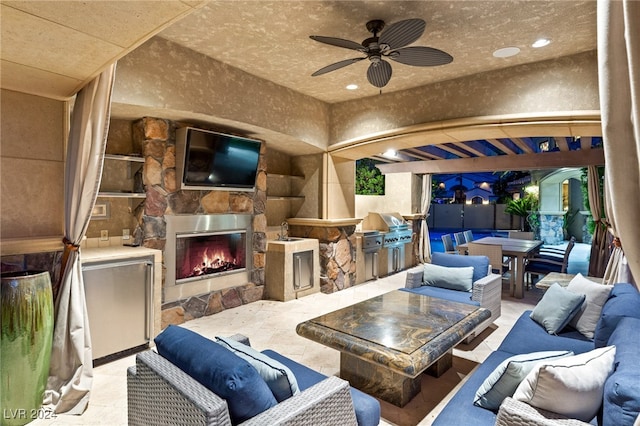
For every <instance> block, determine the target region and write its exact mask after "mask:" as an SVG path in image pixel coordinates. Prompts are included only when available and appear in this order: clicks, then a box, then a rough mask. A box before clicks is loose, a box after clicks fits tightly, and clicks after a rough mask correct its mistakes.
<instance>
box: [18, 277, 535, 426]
mask: <svg viewBox="0 0 640 426" xmlns="http://www.w3.org/2000/svg"><path fill="white" fill-rule="evenodd" d="M405 275H406V273H404V272H400V273H398V274H395V275H392V276H389V277H385V278H381V279H378V280H375V281H370V282H367V283H364V284H360V285H358V286H355V287H352V288H349V289H347V290H343V291H340V292H337V293H333V294H330V295H328V294H323V293H318V294H315V295H311V296H307V297H304V298H301V299H298V300H293V301H290V302H285V303H283V302H276V301H268V300H264V301H259V302H255V303H252V304H249V305H244V306H241V307H238V308H235V309H229V310H226V311H223V312H221V313H219V314H215V315H212V316H208V317H203V318H198V319H195V320H192V321H189V322H187V323H185V324H183V326H184V327H186V328H188V329H191V330H193V331H196V332H198V333H201V334H202V335H204V336H206V337H209V338H212V339H213V338H214V337H215V336H217V335H223V336H224V335H232V334H235V333H241V334H244V335H246V336H248V337H249V339H250V341H251V345H252V346H253V347H255V348H256V349H259V350H262V349H267V348H270V349H273V350H275V351H277V352H280V353H281V354H283V355H285V356H287V357H290V358H292V359H295V360H296V361H299V362H301V363H303V364H305V365H307V366H309V367H311V368H313V369H315V370H318V371H320V372H322V373H324V374H326V375H337V374H338V370H339V364H340V356H339V353H338V351H336V350H333V349H330V348H327V347H325V346H322V345H320V344H318V343H315V342H312V341H310V340H308V339H306V338H303V337H300V336H298V335H297V334H296V332H295V327H296V325H297V324H298V323H300V322H302V321H305V320H307V319H309V318H313V317H316V316H318V315H321V314H323V313H326V312H329V311H332V310H335V309H338V308H341V307H343V306H348V305H351V304H354V303H357V302H359V301H361V300H365V299H368V298H371V297H374V296H377V295H379V294H382V293H385V292H388V291H391V290H395V289H397V288H400V287H403V286H404V280H405ZM541 296H542V293H541V292H540V291H539V290H536V289H533V290H529V291H526V292H525V297H524V299H514V298H512V297H510V296H509V292H508V288H507V286H506V285H505V286H504V287H503V299H502V300H503V302H502V316H501V317H500V318H499V319H498V320H497V321H496V323H495V324H494V325H493V326H491V327H489V328H488V329H487V330H485V331H484V332H483V333H482V334H481V335H480V336H478V337H476V339H474V340H473V341H472V342H471V344H469V345H465V344H460V345H458V346H457V347H456V348H455V349H454V362H453V367H452V368H451V369H450V370H449V371H447V372H446V373H445V374H444V375H442V376H441V377H440V378H437V379H436V378H434V377H431V376H428V375H423V380H422V392H421V393H420V394H418V395H417V396H416V397H415V398H414V399H413V400H412V401H411V402H410V403H409V404H407V405H406V406H405V407H404V408H402V409H400V408H398V407H395V406H393V405H391V404H388V403H386V402H384V401H382V402H381V405H382V417H383V421H382V422H381V425H411V426H413V425H429V424H431V422H432V421H433V419H434V418H435V417H436V415H437V413H438V412H439V410H440V409H441V407H442V406H444V404H446V402H447V394H449V392H451V391H452V390H453V389H454V388H455V387H456V385H458V384H459V383H460V381H461V380H462V379H464V376H465V375H466V374H468V373H469V372H470V371H471V370H472V369H473V368H474V367H475V366H476V365H478V363H481V362H482V361H483V360H484V359H485V358H486V357H487V356H488V355H489V354H490V353H491V352H492V351H493V350H495V349H496V348H497V347H498V346H499V345H500V343H501V341H502V339H503V338H504V336H505V335H506V333H507V332H508V331H509V329H510V327H511V325H512V324H513V323H514V321H515V320H516V319H517V318H518V317H519V316H520V314H521V313H522V312H523V311H524V310H526V309H531V308H532V307H533V306H534V305H535V304H536V303H537V302H538V300H539V299H540V297H541ZM133 364H134V356H129V357H126V358H123V359H120V360H117V361H113V362H111V363H108V364H105V365H102V366H99V367H97V368H95V369H94V382H93V388H92V391H91V402H90V404H89V407H88V408H87V410H86V411H85V413H84V414H83V415H81V416H73V415H64V414H61V415H58V416H57V417H56V418H55V419H52V420H47V421H44V420H36V421H34V422H31V423H30V424H31V425H41V424H43V425H44V424H47V425H125V424H126V423H127V401H126V369H127V367H129V366H131V365H133Z"/></svg>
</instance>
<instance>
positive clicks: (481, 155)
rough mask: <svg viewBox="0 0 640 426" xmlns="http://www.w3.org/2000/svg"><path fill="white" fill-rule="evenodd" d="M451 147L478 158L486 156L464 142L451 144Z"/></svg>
mask: <svg viewBox="0 0 640 426" xmlns="http://www.w3.org/2000/svg"><path fill="white" fill-rule="evenodd" d="M452 145H455V146H457V147H459V148H460V149H464V150H465V151H469V152H470V153H472V154H473V155H477V156H478V157H486V156H487V154H485V153H484V152H482V151H479V150H477V149H475V148H473V147H472V146H470V145H467V144H466V143H465V142H452Z"/></svg>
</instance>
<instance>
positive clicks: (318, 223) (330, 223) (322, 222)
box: [287, 217, 362, 228]
mask: <svg viewBox="0 0 640 426" xmlns="http://www.w3.org/2000/svg"><path fill="white" fill-rule="evenodd" d="M360 222H362V219H360V218H357V217H348V218H341V219H314V218H296V217H294V218H289V219H287V223H288V224H289V225H298V226H315V227H320V228H332V227H336V226H353V225H357V224H359V223H360Z"/></svg>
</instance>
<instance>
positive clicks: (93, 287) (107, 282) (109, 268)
mask: <svg viewBox="0 0 640 426" xmlns="http://www.w3.org/2000/svg"><path fill="white" fill-rule="evenodd" d="M82 277H83V280H84V289H85V295H86V300H87V313H88V315H89V330H90V332H91V343H92V350H93V359H94V360H96V359H99V358H103V357H107V356H109V355H114V354H118V353H121V352H123V351H127V350H129V349H133V348H137V347H139V346H143V345H148V344H149V340H150V338H151V334H152V332H153V329H152V326H153V320H152V318H153V312H152V309H153V308H152V307H153V303H152V300H153V257H151V256H147V257H139V258H130V259H125V260H109V261H101V262H93V261H92V262H87V263H83V265H82Z"/></svg>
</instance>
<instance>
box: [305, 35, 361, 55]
mask: <svg viewBox="0 0 640 426" xmlns="http://www.w3.org/2000/svg"><path fill="white" fill-rule="evenodd" d="M309 38H310V39H311V40H315V41H319V42H320V43H325V44H330V45H331V46H338V47H344V48H345V49H352V50H359V51H361V52H364V51H366V49H365V47H364V46H363V45H361V44H360V43H356V42H355V41H351V40H344V39H342V38H336V37H324V36H315V35H312V36H309Z"/></svg>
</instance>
